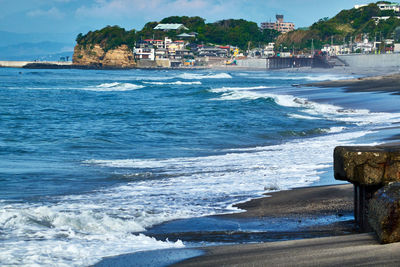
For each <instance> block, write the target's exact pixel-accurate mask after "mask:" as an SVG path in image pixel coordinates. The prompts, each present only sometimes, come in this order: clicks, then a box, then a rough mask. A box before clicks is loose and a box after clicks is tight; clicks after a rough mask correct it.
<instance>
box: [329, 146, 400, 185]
mask: <svg viewBox="0 0 400 267" xmlns="http://www.w3.org/2000/svg"><path fill="white" fill-rule="evenodd" d="M333 157H334V174H335V179H336V180H343V181H348V182H351V183H353V184H358V185H365V186H383V185H386V184H388V183H390V182H397V181H399V182H400V144H399V143H396V144H389V145H381V146H338V147H336V148H335V151H334V155H333Z"/></svg>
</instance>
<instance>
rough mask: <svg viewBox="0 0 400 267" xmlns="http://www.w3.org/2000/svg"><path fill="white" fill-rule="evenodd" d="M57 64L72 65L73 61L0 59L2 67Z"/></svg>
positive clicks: (0, 66)
mask: <svg viewBox="0 0 400 267" xmlns="http://www.w3.org/2000/svg"><path fill="white" fill-rule="evenodd" d="M39 64H40V65H55V66H70V65H72V62H60V61H43V62H37V61H0V68H23V67H25V66H29V65H39Z"/></svg>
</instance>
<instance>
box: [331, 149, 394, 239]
mask: <svg viewBox="0 0 400 267" xmlns="http://www.w3.org/2000/svg"><path fill="white" fill-rule="evenodd" d="M334 174H335V179H337V180H344V181H348V182H351V183H352V184H354V219H355V221H356V223H357V224H358V226H359V227H360V230H361V231H362V232H369V231H372V230H373V228H372V227H371V225H370V223H369V219H368V218H369V205H370V200H371V199H372V198H373V196H374V194H375V193H376V191H378V189H380V188H381V187H383V186H385V185H387V184H389V183H391V182H400V144H399V143H392V144H387V145H380V146H339V147H336V148H335V151H334Z"/></svg>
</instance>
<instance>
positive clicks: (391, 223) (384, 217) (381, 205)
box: [368, 183, 400, 244]
mask: <svg viewBox="0 0 400 267" xmlns="http://www.w3.org/2000/svg"><path fill="white" fill-rule="evenodd" d="M368 221H369V224H370V225H371V227H372V229H374V231H375V232H376V234H377V236H378V238H379V241H380V242H381V243H383V244H387V243H393V242H399V241H400V183H391V184H389V185H386V186H385V187H383V188H381V189H379V190H378V191H377V192H376V193H375V195H374V196H373V198H372V199H371V200H370V201H369V211H368Z"/></svg>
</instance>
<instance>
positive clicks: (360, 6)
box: [354, 4, 368, 9]
mask: <svg viewBox="0 0 400 267" xmlns="http://www.w3.org/2000/svg"><path fill="white" fill-rule="evenodd" d="M365 6H368V5H367V4H362V5H355V6H354V8H355V9H359V8H362V7H365Z"/></svg>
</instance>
